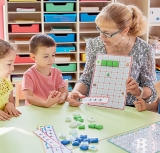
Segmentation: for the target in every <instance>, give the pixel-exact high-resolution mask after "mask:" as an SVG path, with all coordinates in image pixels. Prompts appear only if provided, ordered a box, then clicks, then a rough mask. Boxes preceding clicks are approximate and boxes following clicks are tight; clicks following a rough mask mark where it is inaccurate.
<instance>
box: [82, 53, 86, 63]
mask: <svg viewBox="0 0 160 153" xmlns="http://www.w3.org/2000/svg"><path fill="white" fill-rule="evenodd" d="M81 60H82V61H83V62H86V53H82V54H81Z"/></svg>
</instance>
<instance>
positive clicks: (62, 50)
mask: <svg viewBox="0 0 160 153" xmlns="http://www.w3.org/2000/svg"><path fill="white" fill-rule="evenodd" d="M75 51H76V47H75V46H74V45H71V44H68V45H63V44H61V45H57V47H56V53H66V52H75Z"/></svg>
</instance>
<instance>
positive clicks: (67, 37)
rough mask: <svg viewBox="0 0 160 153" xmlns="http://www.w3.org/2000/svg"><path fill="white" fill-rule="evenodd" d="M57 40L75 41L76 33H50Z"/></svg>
mask: <svg viewBox="0 0 160 153" xmlns="http://www.w3.org/2000/svg"><path fill="white" fill-rule="evenodd" d="M48 35H49V36H50V37H52V38H53V39H54V40H55V42H74V41H75V36H76V35H75V34H71V33H70V34H48Z"/></svg>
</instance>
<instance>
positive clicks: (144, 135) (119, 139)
mask: <svg viewBox="0 0 160 153" xmlns="http://www.w3.org/2000/svg"><path fill="white" fill-rule="evenodd" d="M108 141H109V142H111V143H113V144H114V145H116V146H118V147H120V148H122V149H124V150H125V151H127V152H130V153H158V152H160V122H157V123H155V124H152V125H150V126H147V127H145V128H142V129H139V130H135V131H133V132H129V133H126V134H122V135H119V136H116V137H113V138H111V139H108Z"/></svg>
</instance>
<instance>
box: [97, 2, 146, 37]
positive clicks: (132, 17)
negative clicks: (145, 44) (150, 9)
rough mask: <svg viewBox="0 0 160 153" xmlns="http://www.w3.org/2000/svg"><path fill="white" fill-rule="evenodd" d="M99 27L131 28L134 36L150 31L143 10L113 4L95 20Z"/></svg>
mask: <svg viewBox="0 0 160 153" xmlns="http://www.w3.org/2000/svg"><path fill="white" fill-rule="evenodd" d="M95 22H96V24H97V26H103V27H107V28H118V29H120V30H123V29H125V28H128V27H129V32H128V33H130V34H131V35H133V36H141V35H143V34H145V33H146V32H147V30H148V27H149V26H148V22H147V18H146V17H145V16H144V15H143V14H142V12H141V10H140V9H139V8H138V7H136V6H134V5H124V4H121V3H112V4H109V5H107V6H106V7H104V8H103V10H102V12H101V13H99V14H98V15H97V17H96V20H95Z"/></svg>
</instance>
